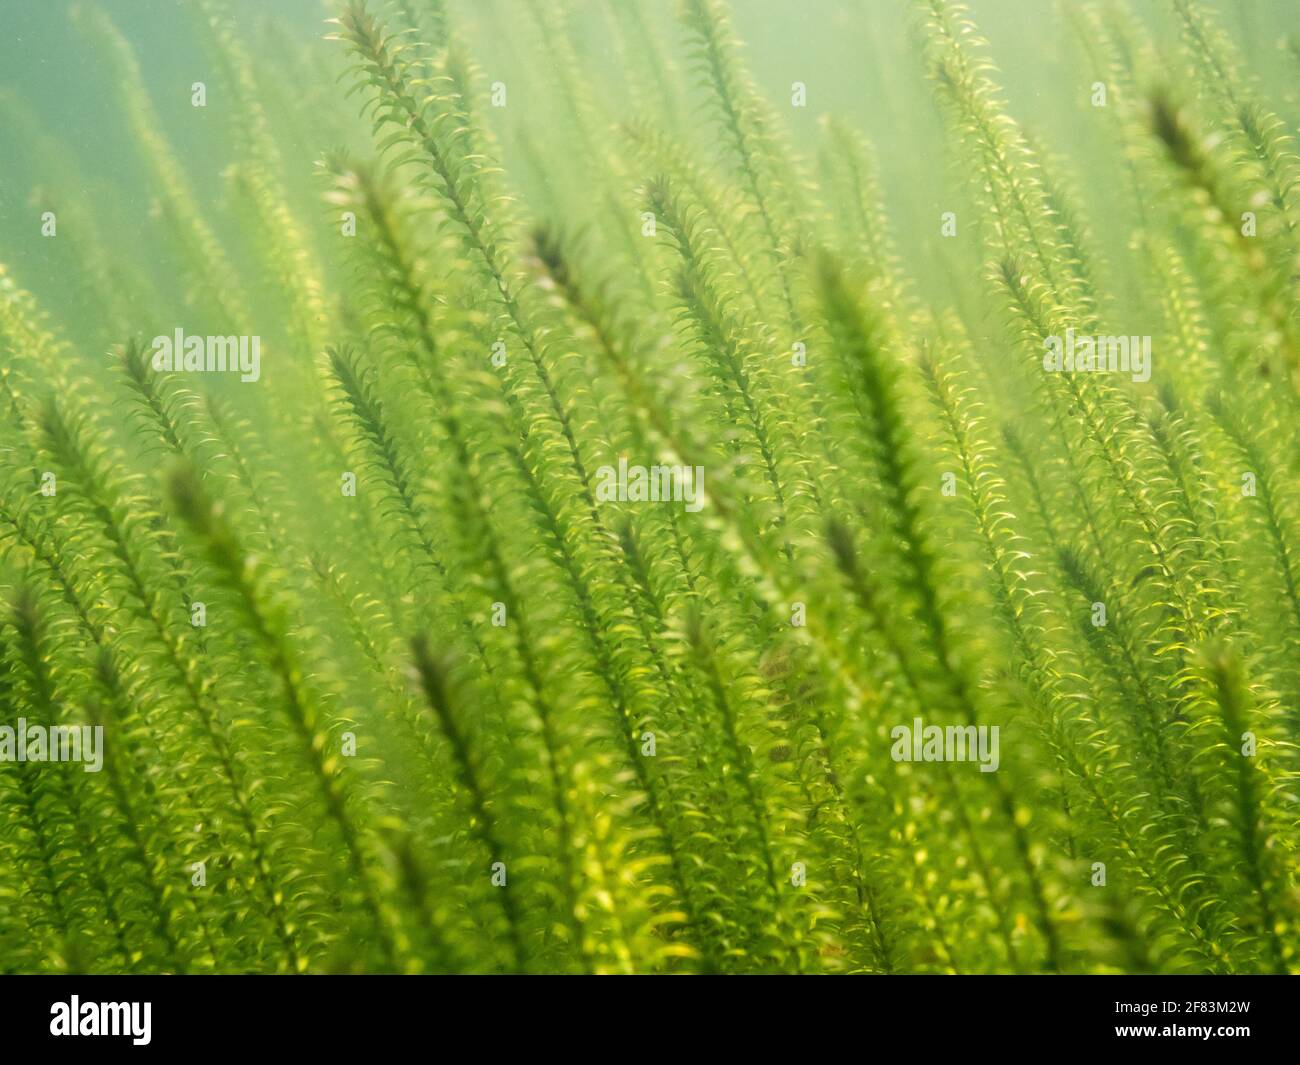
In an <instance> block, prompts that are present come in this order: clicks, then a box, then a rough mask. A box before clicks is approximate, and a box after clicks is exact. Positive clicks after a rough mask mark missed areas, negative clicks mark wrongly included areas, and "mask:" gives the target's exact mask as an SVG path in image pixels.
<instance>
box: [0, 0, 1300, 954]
mask: <svg viewBox="0 0 1300 1065" xmlns="http://www.w3.org/2000/svg"><path fill="white" fill-rule="evenodd" d="M228 5H229V6H228ZM524 6H525V7H526V9H527V12H526V17H524V18H520V19H514V18H510V19H506V18H505V17H504V16H505V13H504V12H503V11H502V10H500V9H498V8H497V7H495V6H494V5H490V4H489V5H475V6H474V10H473V11H471V10H469V7H470V5H463V4H459V3H451V2H443V0H397V2H393V3H385V2H384V0H331V4H330V7H331V15H332V17H331V18H330V25H329V29H328V31H327V32H326V33H325V34H323V35H320V34H317V36H318V37H319V36H324V37H325V38H326V39H325V40H318V39H313V41H312V43H311V44H308V45H300V44H299V41H300V37H299V36H298V35H297V34H296V30H295V29H294V28H292V27H291V26H290V25H289V24H288V23H287V22H285V23H281V22H279V21H273V22H272V23H271V24H268V25H265V26H262V25H259V24H258V23H257V22H256V20H255V19H254V18H253V17H252V16H250V15H249V14H248V13H247V11H246V9H245V8H244V7H242V6H236V5H235V4H234V3H233V0H227V2H224V3H223V2H222V0H202V2H201V3H199V4H197V5H195V6H194V10H193V11H192V12H191V13H190V14H189V15H187V16H185V17H183V18H182V19H181V20H180V24H179V25H178V28H177V31H178V32H182V31H183V32H184V33H185V34H187V37H186V40H187V41H188V43H189V44H191V45H192V46H193V49H194V52H195V54H196V55H202V56H203V57H204V58H203V60H202V64H203V69H204V70H206V71H208V74H207V75H206V79H207V80H206V82H198V81H196V82H195V85H194V94H195V95H194V101H193V104H192V107H191V110H193V111H194V113H195V115H200V114H201V115H202V128H201V132H200V133H199V134H198V135H197V136H198V145H199V146H198V147H196V144H195V142H194V141H193V138H194V137H195V136H196V135H195V133H194V131H193V130H189V129H182V127H181V126H180V125H179V124H178V123H177V121H176V116H175V113H174V108H171V105H170V103H169V100H168V98H167V96H166V94H165V93H164V92H163V89H162V87H161V86H160V85H159V84H157V83H155V82H154V81H153V80H152V78H151V70H150V68H149V67H148V66H147V65H146V64H144V63H142V59H141V47H142V46H141V45H140V44H139V43H138V41H137V39H136V35H135V34H134V33H133V32H132V30H131V29H130V24H129V20H128V19H127V18H125V17H122V16H121V15H120V13H119V12H117V11H116V10H114V8H113V5H111V4H104V5H103V6H102V7H101V6H98V5H96V4H91V3H87V4H79V5H77V6H76V9H75V10H76V15H77V18H76V19H75V20H74V21H75V28H76V30H77V32H78V33H79V34H80V35H81V36H80V38H79V40H80V42H81V43H80V44H79V45H78V48H80V49H84V52H85V55H86V56H87V57H94V61H95V63H96V64H100V65H102V66H103V68H104V76H105V77H107V78H108V79H109V81H110V82H111V84H112V86H113V92H112V93H111V94H110V95H108V96H107V97H106V104H105V106H106V108H107V111H108V113H109V114H110V115H111V116H113V119H114V121H115V122H116V124H117V125H118V126H119V127H120V137H121V142H122V144H124V145H126V146H128V147H129V149H130V151H131V153H132V158H131V162H130V166H131V167H132V168H134V173H135V180H136V181H137V182H139V183H140V184H141V186H142V187H143V188H144V189H146V190H147V195H148V200H149V203H150V205H151V207H152V209H151V210H145V209H143V208H142V209H141V211H140V215H139V218H137V219H136V220H135V221H134V222H132V223H130V224H126V225H124V226H122V227H121V231H120V232H119V231H118V229H117V228H115V227H114V226H113V225H111V224H108V223H107V222H106V221H105V219H103V218H102V217H101V216H100V215H99V214H97V213H96V212H95V211H94V210H93V209H91V207H90V206H89V202H90V201H89V200H88V199H87V198H86V197H87V196H88V194H86V193H83V194H82V197H81V198H78V195H77V192H76V190H77V189H78V188H88V187H89V185H88V184H87V183H86V182H85V181H84V179H83V178H82V176H81V175H82V174H83V173H84V171H85V167H84V166H83V165H82V164H81V163H80V162H79V160H78V153H77V151H76V149H75V146H74V145H72V144H69V143H66V142H65V141H64V140H62V139H60V138H59V137H58V136H57V135H54V134H52V133H51V132H50V131H49V130H48V129H46V128H45V127H44V126H43V124H42V119H41V117H40V109H39V105H38V103H37V102H36V101H34V100H32V101H29V100H27V99H25V98H24V94H23V92H22V91H20V90H18V89H17V87H9V89H7V90H6V93H5V95H4V97H3V100H0V103H2V104H3V108H4V110H5V112H6V114H10V115H12V116H14V117H15V121H14V122H13V123H12V124H11V125H12V136H13V137H17V138H21V140H22V141H23V143H25V144H26V145H27V146H28V147H29V148H30V149H31V150H30V152H29V153H27V154H26V155H25V159H27V160H29V163H28V169H27V170H25V171H22V174H23V177H24V178H25V179H26V180H27V181H28V183H29V184H30V185H31V186H32V188H33V200H32V202H33V203H35V204H37V205H38V206H40V205H42V204H44V203H47V202H48V203H50V204H58V205H62V204H67V205H68V207H67V208H66V209H65V208H64V207H63V206H58V207H57V209H54V210H51V211H44V212H43V211H38V212H37V216H38V217H39V218H40V219H41V222H40V224H41V226H43V227H46V228H47V229H48V230H49V232H48V233H47V235H48V236H54V237H55V238H56V240H58V241H71V242H72V246H73V254H72V256H71V257H70V258H68V259H67V260H58V264H59V265H58V266H57V270H56V275H57V279H58V283H57V284H53V285H52V284H49V283H48V279H42V270H44V269H45V265H46V261H45V260H44V259H41V258H40V257H39V256H38V255H37V254H36V253H31V254H30V255H29V256H27V255H24V254H20V253H18V252H15V253H14V254H12V255H8V254H6V255H5V256H4V258H5V259H6V260H7V261H6V262H5V263H4V265H3V266H0V591H2V592H3V595H0V971H4V972H59V971H64V972H69V971H70V972H183V973H204V972H282V973H302V972H343V971H348V972H397V973H422V972H473V973H494V972H521V973H546V972H563V973H640V972H663V973H687V972H707V973H745V972H797V973H823V972H846V973H914V972H926V973H972V972H1034V973H1037V972H1043V973H1074V972H1087V973H1115V972H1132V971H1156V972H1170V973H1190V972H1214V973H1262V972H1268V973H1284V972H1300V901H1298V900H1300V882H1298V881H1297V876H1298V875H1300V874H1298V872H1297V870H1298V869H1300V863H1298V862H1297V848H1300V817H1298V816H1297V811H1296V801H1297V799H1296V794H1297V771H1298V770H1300V746H1298V745H1297V739H1298V738H1300V710H1298V709H1297V708H1298V707H1300V595H1298V594H1297V588H1298V587H1300V493H1297V490H1296V487H1295V485H1296V483H1297V481H1296V478H1297V476H1298V475H1300V468H1298V467H1297V458H1296V456H1297V455H1300V448H1297V443H1300V401H1298V398H1297V382H1298V381H1300V324H1298V322H1297V315H1296V307H1297V299H1296V296H1297V289H1296V281H1297V277H1300V241H1298V239H1297V225H1298V224H1300V154H1298V152H1297V149H1296V146H1295V142H1294V139H1293V138H1292V136H1291V135H1290V133H1289V132H1288V131H1289V130H1290V129H1291V128H1293V120H1294V117H1295V116H1294V113H1293V103H1294V101H1293V98H1292V97H1290V96H1288V95H1287V93H1286V91H1284V90H1283V89H1281V88H1279V86H1278V85H1277V84H1275V83H1274V78H1273V75H1274V70H1273V68H1272V67H1270V68H1269V70H1268V71H1266V72H1265V73H1264V74H1262V75H1258V76H1257V75H1256V74H1255V73H1253V72H1252V68H1251V65H1250V64H1249V63H1248V62H1247V60H1246V58H1245V57H1243V54H1242V47H1241V46H1239V45H1237V44H1235V43H1234V41H1233V40H1232V37H1231V35H1230V34H1229V33H1228V31H1227V30H1226V29H1225V28H1224V27H1225V26H1226V25H1228V23H1227V22H1225V21H1224V20H1223V19H1222V18H1221V16H1220V15H1219V14H1218V13H1216V11H1215V10H1214V8H1213V7H1212V6H1211V5H1210V4H1209V3H1208V0H1167V2H1166V3H1164V4H1163V6H1162V7H1161V8H1160V10H1159V11H1156V10H1154V6H1152V5H1134V7H1135V10H1133V11H1130V10H1128V9H1126V7H1125V5H1124V4H1123V3H1116V2H1106V3H1102V2H1100V0H1098V2H1093V0H1084V2H1082V3H1079V4H1072V5H1068V8H1069V9H1068V10H1067V11H1064V12H1063V13H1062V15H1061V17H1060V18H1059V19H1058V18H1056V17H1052V18H1047V17H1046V16H1044V19H1043V27H1042V28H1041V29H1042V32H1044V33H1046V34H1047V35H1048V36H1049V37H1050V39H1051V40H1052V41H1053V42H1054V45H1053V46H1054V47H1058V48H1061V49H1064V50H1066V51H1067V52H1068V53H1069V54H1071V55H1077V57H1080V58H1079V64H1080V68H1081V69H1085V68H1086V71H1087V74H1086V76H1085V77H1084V78H1083V80H1082V81H1081V82H1080V84H1079V85H1077V86H1074V89H1073V91H1074V92H1075V93H1076V96H1077V99H1075V100H1074V103H1075V104H1078V107H1076V108H1075V110H1074V111H1072V112H1069V113H1068V114H1064V115H1059V114H1058V115H1052V114H1048V115H1044V114H1043V113H1042V109H1041V108H1039V109H1038V110H1035V109H1032V108H1026V109H1025V110H1026V113H1024V114H1021V113H1020V109H1019V108H1018V106H1017V105H1016V104H1015V103H1014V101H1015V100H1016V99H1017V94H1016V92H1015V91H1014V90H1013V88H1012V86H1011V85H1010V84H1007V85H1004V79H1003V76H1002V74H1001V73H1000V71H999V68H998V66H997V65H995V64H994V62H993V59H992V55H993V53H992V49H991V47H990V45H988V44H986V43H985V42H984V41H983V40H982V39H981V37H980V36H979V32H978V30H977V28H976V23H975V19H974V16H973V14H972V12H971V11H970V10H968V9H967V8H966V7H965V6H964V5H963V4H960V3H956V2H954V0H913V2H911V3H910V4H908V5H907V7H908V20H907V22H908V25H907V27H906V29H907V32H909V33H910V35H911V40H912V42H913V44H914V48H913V51H912V54H911V56H910V57H909V61H908V63H909V65H906V66H902V65H900V67H899V68H898V69H897V70H895V71H893V72H892V74H895V75H896V76H897V77H898V78H900V79H911V80H910V81H908V82H907V83H908V84H910V85H911V86H912V89H913V90H914V93H913V94H914V96H915V97H916V98H917V99H918V100H921V99H922V98H923V97H924V99H925V102H924V104H923V106H924V107H925V108H929V100H930V99H932V100H933V102H934V104H935V105H937V106H935V107H933V108H932V109H930V110H928V111H927V112H926V113H927V115H928V118H927V121H930V122H932V123H933V127H934V131H935V135H936V137H937V138H938V140H937V141H936V143H938V144H941V145H943V146H944V150H945V151H946V152H947V153H948V154H949V156H950V161H951V162H952V163H953V164H954V165H953V166H952V167H951V174H949V175H947V176H943V175H940V176H939V177H937V178H936V179H935V180H936V181H937V182H938V183H939V187H941V189H942V195H943V197H944V199H943V203H942V205H941V209H939V210H931V209H930V206H929V205H927V207H926V209H925V213H924V224H923V225H922V224H921V223H919V222H918V220H917V219H918V216H917V215H916V214H915V213H913V212H909V211H908V210H906V209H898V210H896V209H895V199H896V198H899V190H900V187H901V183H905V182H906V181H907V180H909V178H908V168H909V167H920V166H926V167H927V169H932V170H933V169H936V168H933V167H929V166H928V164H927V163H926V160H924V159H920V158H916V157H915V153H913V154H912V155H909V154H908V153H906V152H894V151H892V150H891V149H892V147H893V146H892V145H891V144H890V143H888V142H884V141H881V140H880V139H879V134H878V133H877V134H875V135H873V136H869V135H868V134H867V132H866V130H865V128H864V127H865V123H862V122H860V121H859V117H860V116H855V115H853V114H851V113H845V114H832V113H826V114H823V115H822V119H821V121H820V122H814V123H809V122H806V121H804V119H803V113H804V112H803V111H801V110H800V109H801V108H803V107H804V106H806V103H805V100H806V93H807V90H808V86H807V85H805V84H804V83H802V82H797V83H796V84H795V86H794V87H792V88H793V92H792V96H791V98H790V105H791V116H790V117H788V118H787V117H783V111H784V105H785V103H786V101H785V100H784V99H783V98H782V94H779V93H778V94H773V93H772V92H771V91H770V89H771V84H772V82H771V78H770V77H769V76H768V72H767V70H766V69H765V68H764V67H763V66H762V56H763V55H764V54H768V53H765V52H763V50H762V49H761V48H756V49H755V50H754V51H752V52H751V51H749V50H747V48H746V44H745V43H744V42H745V40H746V36H747V30H746V28H745V27H746V25H747V23H749V22H750V21H751V20H750V19H749V18H747V15H748V12H746V10H745V9H744V6H743V5H739V6H738V7H737V9H736V10H735V11H732V10H730V9H728V7H727V6H726V5H725V4H724V3H722V2H721V0H682V2H681V3H679V4H664V5H644V6H643V5H637V4H624V3H621V2H616V0H610V2H609V3H608V4H605V5H598V6H599V7H600V12H599V17H590V18H589V17H587V16H588V15H590V14H592V13H591V12H582V13H573V12H570V11H568V9H567V5H564V4H561V3H551V2H546V0H536V2H532V3H529V4H527V5H524ZM832 6H836V7H842V8H843V12H842V13H843V14H844V18H845V21H844V22H843V23H837V25H844V26H848V27H856V28H857V29H861V28H862V27H861V21H860V20H861V19H885V20H893V19H895V18H896V13H891V14H889V15H883V14H881V12H880V11H879V10H877V9H876V7H875V5H863V6H862V9H861V11H859V9H858V5H855V4H851V3H847V2H846V3H844V4H843V5H832ZM1148 7H1151V9H1148ZM511 10H512V12H513V8H512V9H511ZM521 10H522V9H521ZM3 17H9V16H0V18H3ZM507 23H508V24H507ZM890 25H891V26H892V25H893V22H892V21H891V22H890ZM810 26H812V29H810V31H809V32H813V30H815V28H816V27H815V24H810ZM897 28H898V29H899V30H900V31H901V30H902V29H903V28H904V27H903V26H902V25H901V23H900V24H899V26H898V27H897ZM485 31H486V32H485ZM313 32H314V31H313ZM485 38H491V39H492V41H493V44H492V46H489V45H488V44H487V43H485ZM1278 39H1279V41H1282V40H1289V43H1290V47H1291V49H1292V50H1293V51H1294V49H1295V38H1294V36H1292V37H1291V38H1289V39H1288V38H1285V35H1284V34H1283V33H1282V30H1281V28H1279V38H1278ZM503 42H504V43H503ZM602 48H607V49H609V50H611V51H612V54H615V55H617V56H618V57H620V59H619V64H618V66H619V68H618V69H616V70H608V69H605V67H604V66H603V65H602V60H601V58H600V53H601V49H602ZM494 49H495V50H494ZM503 49H504V50H503ZM1278 53H1279V56H1280V57H1281V61H1285V60H1287V59H1288V56H1287V55H1286V53H1285V51H1284V49H1282V48H1279V49H1278ZM1013 54H1014V53H1013ZM273 55H274V59H275V60H276V61H274V62H272V61H270V60H271V59H272V57H273ZM503 55H504V56H507V57H508V58H506V59H503V58H502V57H503ZM810 69H812V68H810ZM502 70H508V71H509V73H508V74H504V75H503V74H502V73H501V71H502ZM1181 71H1186V75H1185V76H1182V75H1180V74H1179V73H1177V72H1181ZM782 76H784V75H782ZM809 76H810V77H811V75H809ZM1290 76H1291V77H1292V78H1294V69H1293V67H1292V69H1291V70H1290ZM200 87H201V88H202V92H200ZM11 90H12V91H11ZM524 95H527V96H528V103H527V106H526V110H525V111H524V114H525V116H526V117H525V118H522V119H520V118H516V117H514V116H515V114H516V111H515V107H516V104H514V103H508V101H518V100H519V99H520V98H521V96H524ZM200 97H201V98H202V99H203V100H204V102H203V103H202V104H200V103H199V102H198V101H199V99H200ZM1080 100H1082V101H1084V102H1083V103H1080V102H1079V101H1080ZM172 102H174V101H172ZM882 106H883V105H882ZM921 106H922V105H917V107H915V108H912V109H911V110H909V111H907V115H906V120H907V121H920V120H921V119H920V117H919V115H920V109H921ZM909 107H910V104H909ZM357 112H359V113H360V121H359V122H358V121H354V120H353V116H354V114H356V113H357ZM539 116H540V117H539ZM1054 122H1061V123H1065V124H1066V126H1067V129H1068V131H1069V132H1068V133H1067V134H1061V133H1060V131H1059V130H1058V129H1055V128H1053V123H1054ZM1071 138H1074V139H1076V140H1077V141H1078V142H1079V143H1080V144H1082V143H1084V142H1086V143H1087V144H1089V145H1091V152H1090V153H1089V154H1088V156H1087V162H1088V164H1089V165H1090V166H1091V167H1092V168H1093V169H1092V170H1090V171H1089V173H1090V175H1091V177H1090V181H1091V180H1092V178H1097V175H1098V173H1099V171H1098V170H1097V168H1096V163H1097V159H1098V158H1099V157H1100V158H1103V159H1105V160H1106V161H1107V164H1108V165H1107V166H1106V168H1105V170H1104V174H1103V175H1102V177H1101V178H1098V180H1102V181H1103V183H1104V184H1105V186H1106V192H1107V195H1108V196H1110V197H1111V198H1112V201H1111V203H1110V204H1109V205H1108V208H1107V210H1106V213H1105V214H1104V215H1098V214H1097V213H1096V203H1095V200H1093V199H1092V198H1091V196H1090V195H1089V194H1090V192H1091V191H1092V190H1091V189H1090V188H1089V187H1088V183H1085V182H1084V181H1082V180H1081V179H1080V175H1079V173H1078V167H1079V164H1080V163H1081V162H1082V161H1084V151H1085V150H1084V149H1083V148H1081V147H1076V146H1074V145H1073V144H1072V141H1071ZM205 150H206V151H208V152H210V155H208V156H205V155H204V154H203V152H204V151H205ZM895 156H897V158H895ZM196 158H203V159H204V160H205V165H204V166H200V165H197V164H196V163H195V162H194V160H195V159H196ZM213 158H220V159H223V160H224V163H223V165H222V166H221V167H219V168H218V167H215V166H214V167H211V168H206V162H208V161H211V160H212V159H213ZM814 160H815V162H814ZM937 169H941V168H937ZM217 170H219V171H220V177H219V179H218V181H219V183H218V184H217V185H216V186H214V185H213V184H212V181H213V176H212V175H213V172H215V171H217ZM50 190H53V191H50ZM214 190H215V191H214ZM901 198H902V199H904V200H906V197H905V196H903V197H901ZM137 206H138V205H137ZM60 227H61V228H60ZM137 228H139V229H140V232H136V231H135V230H136V229H137ZM142 245H143V247H142ZM51 261H53V260H51ZM28 267H30V269H31V274H32V278H31V279H30V280H28V279H27V277H26V273H27V268H28ZM19 278H23V281H22V282H21V283H20V280H19ZM208 332H210V333H212V334H213V335H207V333H208ZM1112 334H1113V335H1112ZM164 350H165V351H166V353H167V357H166V358H163V357H162V353H163V352H164ZM104 351H107V352H108V357H102V356H101V352H104ZM250 359H252V360H254V361H251V362H250V361H249V360H250Z"/></svg>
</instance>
